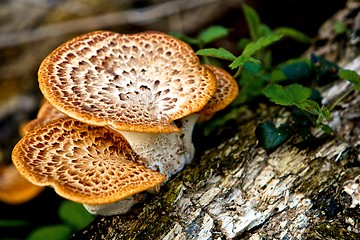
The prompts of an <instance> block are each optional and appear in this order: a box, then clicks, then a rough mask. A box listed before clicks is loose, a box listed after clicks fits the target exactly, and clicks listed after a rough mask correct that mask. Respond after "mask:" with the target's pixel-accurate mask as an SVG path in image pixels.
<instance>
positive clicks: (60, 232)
mask: <svg viewBox="0 0 360 240" xmlns="http://www.w3.org/2000/svg"><path fill="white" fill-rule="evenodd" d="M71 234H72V230H71V228H70V227H68V226H66V225H61V224H59V225H49V226H44V227H39V228H37V229H35V230H34V231H33V232H31V233H30V235H29V236H28V237H27V240H49V239H51V240H68V239H70V236H71Z"/></svg>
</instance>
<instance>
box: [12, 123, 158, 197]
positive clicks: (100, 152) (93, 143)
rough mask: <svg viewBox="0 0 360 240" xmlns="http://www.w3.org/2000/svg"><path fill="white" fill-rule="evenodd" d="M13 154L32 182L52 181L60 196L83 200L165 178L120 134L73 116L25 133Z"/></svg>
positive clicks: (146, 186)
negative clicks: (75, 118)
mask: <svg viewBox="0 0 360 240" xmlns="http://www.w3.org/2000/svg"><path fill="white" fill-rule="evenodd" d="M12 159H13V163H14V165H15V166H16V168H17V170H18V171H19V172H20V173H21V174H22V175H23V176H25V177H26V178H27V179H28V180H29V181H30V182H32V183H34V184H36V185H39V186H47V185H50V186H53V187H54V189H55V191H56V192H57V193H58V194H59V195H60V196H63V197H65V198H67V199H70V200H72V201H76V202H80V203H83V204H107V203H112V202H115V201H119V200H121V199H124V198H126V197H129V196H131V195H133V194H136V193H140V192H142V191H145V190H147V189H150V188H154V187H156V186H158V185H159V184H160V183H162V182H163V181H164V180H165V176H163V175H162V174H160V173H158V172H156V171H154V170H151V169H149V168H147V167H146V166H144V161H145V160H144V159H142V158H141V157H139V155H137V154H136V153H135V152H133V151H132V149H131V147H130V145H129V143H128V142H127V141H126V140H125V139H124V137H123V136H122V135H121V134H119V133H116V132H114V131H112V130H110V129H108V128H105V127H98V126H91V125H88V124H85V123H82V122H79V121H77V120H74V119H71V118H61V119H57V120H54V121H52V122H50V123H47V124H45V125H43V126H42V127H39V128H35V129H34V130H32V131H30V132H28V133H27V134H26V135H25V136H24V137H23V138H22V139H21V140H20V141H19V142H18V143H17V144H16V146H15V147H14V150H13V154H12Z"/></svg>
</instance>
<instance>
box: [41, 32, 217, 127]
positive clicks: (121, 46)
mask: <svg viewBox="0 0 360 240" xmlns="http://www.w3.org/2000/svg"><path fill="white" fill-rule="evenodd" d="M39 86H40V89H41V91H42V93H43V95H44V97H45V98H46V99H47V100H48V101H49V102H50V104H51V105H52V106H54V107H55V108H56V109H58V110H60V111H61V112H63V113H65V114H66V115H68V116H70V117H71V118H74V119H77V120H79V121H82V122H86V123H88V124H91V125H98V126H106V125H107V126H111V127H112V128H114V129H116V130H120V131H121V130H123V131H135V132H152V133H157V132H179V131H180V130H179V129H178V128H177V127H176V126H175V125H174V124H173V121H174V120H176V119H180V118H182V117H184V116H186V115H189V114H191V113H193V112H197V111H200V110H201V109H202V108H203V107H204V106H205V105H206V103H207V102H208V101H209V99H210V98H211V97H212V95H213V94H214V92H215V90H216V80H215V76H214V75H213V73H212V72H211V71H210V70H209V69H208V68H206V67H204V66H202V65H201V64H200V62H199V59H198V57H197V56H196V54H195V53H194V51H193V50H192V48H191V47H190V46H189V45H187V44H186V43H184V42H182V41H180V40H178V39H176V38H174V37H172V36H170V35H167V34H164V33H160V32H153V31H148V32H142V33H138V34H119V33H114V32H108V31H95V32H91V33H88V34H84V35H81V36H79V37H76V38H74V39H71V40H69V41H68V42H65V43H64V44H62V45H61V46H59V47H58V48H57V49H55V50H54V51H53V52H52V53H51V54H50V55H49V56H47V57H46V58H45V59H44V61H43V62H42V63H41V66H40V69H39Z"/></svg>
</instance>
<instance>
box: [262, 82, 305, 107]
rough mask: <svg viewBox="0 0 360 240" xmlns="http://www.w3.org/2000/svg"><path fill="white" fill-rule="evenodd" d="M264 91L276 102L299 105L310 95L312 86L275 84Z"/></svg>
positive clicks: (284, 104) (285, 104)
mask: <svg viewBox="0 0 360 240" xmlns="http://www.w3.org/2000/svg"><path fill="white" fill-rule="evenodd" d="M263 93H264V94H265V96H266V97H268V98H269V99H270V101H272V102H274V103H276V104H279V105H283V106H291V105H296V106H299V105H301V104H302V103H304V102H305V101H306V100H307V99H308V98H309V97H310V95H311V93H312V91H311V89H310V88H306V87H303V86H301V85H299V84H291V85H289V86H288V87H283V86H280V85H278V84H273V85H270V86H268V87H266V88H265V89H264V90H263Z"/></svg>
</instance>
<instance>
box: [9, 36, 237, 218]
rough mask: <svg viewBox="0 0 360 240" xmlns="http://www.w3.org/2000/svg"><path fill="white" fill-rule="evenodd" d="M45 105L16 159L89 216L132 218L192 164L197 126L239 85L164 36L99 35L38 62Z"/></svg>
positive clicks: (15, 152) (63, 47) (20, 167)
mask: <svg viewBox="0 0 360 240" xmlns="http://www.w3.org/2000/svg"><path fill="white" fill-rule="evenodd" d="M38 80H39V86H40V90H41V92H42V93H43V95H44V97H45V99H46V101H45V103H44V104H43V105H42V107H41V108H40V110H39V114H38V116H37V118H36V119H35V120H33V121H31V122H29V123H28V124H27V125H25V126H24V128H23V133H24V136H23V138H22V139H21V140H20V141H19V142H18V143H17V144H16V146H15V147H14V150H13V154H12V159H13V163H14V165H15V166H16V168H17V169H18V171H19V172H20V173H21V174H22V175H23V176H25V177H26V178H27V179H28V180H29V181H30V182H32V183H34V184H36V185H40V186H52V187H53V188H54V189H55V191H56V192H57V193H58V194H59V195H60V196H62V197H64V198H67V199H69V200H72V201H76V202H79V203H82V204H84V206H85V208H86V209H87V210H88V211H89V212H90V213H92V214H100V215H114V214H121V213H126V212H127V211H129V209H130V208H131V207H132V206H133V205H134V204H136V203H138V202H140V201H142V200H143V199H144V198H145V197H146V192H150V193H156V192H157V191H158V190H159V186H161V184H164V183H165V182H166V181H167V180H169V178H170V177H171V176H172V175H174V174H175V173H177V172H179V171H180V170H181V169H182V168H183V167H184V165H185V164H187V163H190V162H191V160H192V159H193V157H194V152H195V149H194V146H193V143H192V139H191V138H192V131H193V127H194V125H195V124H196V122H197V121H198V120H199V119H208V118H209V116H211V115H213V114H214V113H215V112H216V111H219V110H221V109H223V108H225V107H226V106H227V105H229V104H230V103H231V102H232V101H233V100H234V99H235V97H236V96H237V93H238V86H237V83H236V81H235V80H234V79H233V77H232V76H231V75H230V74H228V73H227V72H226V71H224V70H222V69H220V68H218V67H215V66H209V65H203V64H201V63H200V61H199V59H198V57H197V56H196V54H195V53H194V51H193V50H192V48H191V47H190V46H189V45H187V44H186V43H184V42H182V41H180V40H178V39H176V38H174V37H172V36H170V35H167V34H164V33H161V32H154V31H147V32H142V33H137V34H119V33H114V32H109V31H95V32H91V33H88V34H84V35H81V36H79V37H76V38H74V39H71V40H69V41H68V42H65V43H64V44H62V45H61V46H59V47H58V48H57V49H55V50H54V51H53V52H52V53H51V54H49V55H48V56H47V57H46V58H45V59H44V61H43V62H42V63H41V65H40V69H39V73H38Z"/></svg>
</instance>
